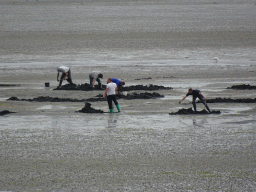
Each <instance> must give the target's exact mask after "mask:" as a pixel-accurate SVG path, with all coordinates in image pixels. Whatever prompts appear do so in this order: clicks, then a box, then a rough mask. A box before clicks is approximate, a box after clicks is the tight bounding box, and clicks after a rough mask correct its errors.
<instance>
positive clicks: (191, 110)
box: [169, 108, 220, 115]
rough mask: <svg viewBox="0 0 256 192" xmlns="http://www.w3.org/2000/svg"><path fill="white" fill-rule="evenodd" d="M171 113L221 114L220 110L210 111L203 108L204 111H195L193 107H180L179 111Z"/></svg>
mask: <svg viewBox="0 0 256 192" xmlns="http://www.w3.org/2000/svg"><path fill="white" fill-rule="evenodd" d="M169 114H170V115H208V114H220V111H214V110H213V111H211V112H210V113H209V112H208V111H206V110H205V109H203V110H202V111H193V109H192V108H188V109H184V108H183V109H180V110H179V111H177V112H174V113H169Z"/></svg>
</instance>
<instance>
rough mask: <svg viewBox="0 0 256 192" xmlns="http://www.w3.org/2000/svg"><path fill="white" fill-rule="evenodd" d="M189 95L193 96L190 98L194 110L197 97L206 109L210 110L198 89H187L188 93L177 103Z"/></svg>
mask: <svg viewBox="0 0 256 192" xmlns="http://www.w3.org/2000/svg"><path fill="white" fill-rule="evenodd" d="M189 95H192V96H193V100H192V103H193V107H194V111H196V98H199V99H200V101H201V102H202V103H203V104H204V105H205V107H206V109H207V110H208V111H209V113H210V112H211V110H210V109H209V107H208V105H207V103H206V101H205V100H206V99H205V97H204V96H203V94H202V93H201V91H200V90H193V89H191V88H190V89H189V90H188V93H187V95H186V96H185V97H183V99H182V100H180V101H179V103H181V102H182V101H183V100H184V99H186V98H187V97H188V96H189Z"/></svg>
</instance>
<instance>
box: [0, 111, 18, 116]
mask: <svg viewBox="0 0 256 192" xmlns="http://www.w3.org/2000/svg"><path fill="white" fill-rule="evenodd" d="M10 113H16V112H11V111H8V110H3V111H0V116H3V115H7V114H10Z"/></svg>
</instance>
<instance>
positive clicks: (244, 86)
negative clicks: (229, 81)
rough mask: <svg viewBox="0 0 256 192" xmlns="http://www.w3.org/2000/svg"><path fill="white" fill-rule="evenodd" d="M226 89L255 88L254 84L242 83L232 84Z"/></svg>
mask: <svg viewBox="0 0 256 192" xmlns="http://www.w3.org/2000/svg"><path fill="white" fill-rule="evenodd" d="M227 89H239V90H245V89H256V86H252V85H249V84H247V85H246V84H243V85H233V86H231V87H228V88H227Z"/></svg>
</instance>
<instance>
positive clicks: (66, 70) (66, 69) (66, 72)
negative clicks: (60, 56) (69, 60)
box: [57, 66, 73, 87]
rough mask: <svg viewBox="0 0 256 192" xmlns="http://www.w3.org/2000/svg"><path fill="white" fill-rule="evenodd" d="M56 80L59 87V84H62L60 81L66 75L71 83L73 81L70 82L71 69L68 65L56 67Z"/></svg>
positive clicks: (64, 78)
mask: <svg viewBox="0 0 256 192" xmlns="http://www.w3.org/2000/svg"><path fill="white" fill-rule="evenodd" d="M57 72H58V73H57V81H59V82H60V83H59V87H60V86H61V84H62V81H63V80H66V77H67V81H68V82H69V83H70V84H71V85H73V82H72V79H71V70H70V69H69V67H66V66H61V67H58V68H57ZM59 73H62V75H61V77H60V80H59Z"/></svg>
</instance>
